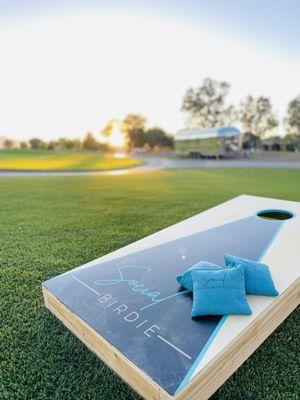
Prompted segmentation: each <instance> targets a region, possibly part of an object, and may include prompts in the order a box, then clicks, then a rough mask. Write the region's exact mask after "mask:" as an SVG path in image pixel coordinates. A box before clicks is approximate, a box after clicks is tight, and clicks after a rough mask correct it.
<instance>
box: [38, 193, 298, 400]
mask: <svg viewBox="0 0 300 400" xmlns="http://www.w3.org/2000/svg"><path fill="white" fill-rule="evenodd" d="M299 215H300V203H296V202H290V201H282V200H274V199H267V198H261V197H253V196H245V195H242V196H239V197H236V198H234V199H232V200H230V201H227V202H226V203H224V204H221V205H219V206H217V207H214V208H212V209H209V210H207V211H205V212H202V213H200V214H198V215H196V216H194V217H192V218H189V219H187V220H185V221H182V222H180V223H178V224H176V225H173V226H171V227H169V228H167V229H164V230H162V231H160V232H158V233H155V234H153V235H150V236H148V237H146V238H144V239H142V240H139V241H137V242H135V243H133V244H131V245H128V246H126V247H123V248H122V249H119V250H117V251H114V252H113V253H110V254H108V255H106V256H104V257H101V258H99V259H97V260H95V261H92V262H90V263H88V264H85V265H83V266H81V267H79V268H75V269H73V270H71V271H69V272H67V273H65V274H62V275H60V276H57V277H54V278H52V279H50V280H48V281H46V282H44V283H43V293H44V299H45V304H46V307H48V308H49V310H50V311H52V312H53V313H54V314H55V315H56V316H57V317H58V318H59V319H60V320H61V321H62V322H63V323H64V324H65V325H66V327H67V328H68V329H70V330H71V331H72V332H73V333H74V334H75V335H76V336H77V337H78V338H79V339H80V340H82V342H83V343H85V344H86V346H87V347H88V348H89V349H91V350H92V351H93V352H95V353H96V354H97V355H98V356H99V357H100V358H101V359H102V360H103V361H104V362H105V363H106V364H107V365H108V366H109V367H110V368H112V369H113V370H114V371H115V372H116V373H117V374H119V375H120V376H121V377H122V378H123V379H124V380H125V381H126V382H127V383H128V384H129V385H130V386H131V387H132V388H133V389H134V390H135V391H137V392H138V393H139V394H140V395H142V396H143V397H144V398H146V399H155V400H170V399H178V400H179V399H197V400H199V399H207V398H208V397H209V396H211V395H212V394H213V393H214V391H216V390H217V389H218V387H220V386H221V385H222V384H223V383H224V382H225V380H226V379H227V378H228V377H229V376H230V375H231V374H232V373H233V372H234V371H235V370H236V369H237V368H238V367H239V366H240V365H241V364H242V363H243V362H244V361H245V360H246V359H247V358H248V357H249V356H250V354H251V353H253V351H254V350H255V349H256V348H257V347H258V346H259V345H260V344H261V343H262V342H263V341H264V340H265V339H266V338H267V336H268V335H270V333H271V332H272V331H273V330H274V329H275V328H276V327H277V326H278V325H279V324H280V323H281V322H282V321H283V320H284V319H285V318H286V317H287V316H288V315H289V314H290V313H291V311H292V310H293V309H294V308H295V307H296V306H297V305H298V304H299V279H298V276H299V269H300V257H299V243H300V219H299ZM262 217H265V218H262ZM266 217H267V218H272V219H266ZM274 217H275V218H277V219H273V218H274ZM278 218H279V219H278ZM282 218H288V219H282ZM129 229H130V227H129ZM224 253H232V254H235V255H237V256H241V257H245V258H250V259H253V260H260V261H262V262H264V263H266V264H268V265H269V266H270V269H271V273H272V276H273V279H274V282H275V285H276V287H277V289H278V291H279V293H280V295H279V296H278V297H263V296H249V299H248V300H249V303H250V306H251V308H252V311H253V315H251V316H227V317H226V316H223V317H222V316H207V317H199V318H194V319H192V318H191V316H190V313H191V307H192V297H191V294H190V293H188V292H187V291H186V290H184V289H183V288H182V287H180V286H179V285H178V284H177V282H176V279H175V277H176V275H177V274H180V273H182V272H183V271H185V270H186V269H187V268H189V267H191V266H192V265H194V264H196V263H197V262H199V261H200V260H207V261H210V262H213V263H216V264H219V265H223V266H224V262H223V255H224ZM53 351H55V349H53ZM99 384H101V382H99ZM108 397H109V394H108Z"/></svg>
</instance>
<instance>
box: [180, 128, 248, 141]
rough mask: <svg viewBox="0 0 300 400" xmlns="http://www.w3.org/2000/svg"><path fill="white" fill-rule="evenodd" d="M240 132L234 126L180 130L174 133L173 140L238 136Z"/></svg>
mask: <svg viewBox="0 0 300 400" xmlns="http://www.w3.org/2000/svg"><path fill="white" fill-rule="evenodd" d="M240 134H241V132H240V131H239V130H238V129H237V128H235V127H234V126H222V127H218V128H209V129H199V130H194V131H180V132H177V133H176V135H175V140H193V139H209V138H216V137H220V138H226V137H233V136H235V137H236V136H239V135H240Z"/></svg>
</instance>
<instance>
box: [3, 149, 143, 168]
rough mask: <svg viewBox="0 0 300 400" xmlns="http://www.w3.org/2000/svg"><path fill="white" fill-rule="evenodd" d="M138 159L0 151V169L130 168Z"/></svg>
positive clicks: (87, 153) (116, 155) (115, 155)
mask: <svg viewBox="0 0 300 400" xmlns="http://www.w3.org/2000/svg"><path fill="white" fill-rule="evenodd" d="M140 163H141V160H136V159H134V158H129V157H128V156H125V155H124V154H123V153H103V152H101V151H55V150H30V149H28V150H19V149H11V150H8V149H5V150H0V169H4V170H42V171H55V170H64V171H74V170H76V171H86V170H101V171H105V170H111V169H118V168H128V167H133V166H135V165H138V164H140Z"/></svg>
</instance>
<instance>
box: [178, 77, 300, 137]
mask: <svg viewBox="0 0 300 400" xmlns="http://www.w3.org/2000/svg"><path fill="white" fill-rule="evenodd" d="M229 90H230V84H229V83H228V82H225V81H216V80H213V79H210V78H206V79H204V81H203V83H202V84H201V85H200V86H198V87H195V88H189V89H188V90H187V91H186V93H185V94H184V97H183V102H182V107H181V110H182V111H183V112H184V113H185V114H186V116H187V118H186V127H187V128H189V129H203V128H211V127H216V126H224V125H233V124H236V123H239V124H240V125H241V127H242V130H243V132H244V133H245V134H252V135H255V136H257V137H258V138H260V139H263V138H264V137H265V136H266V134H267V133H272V130H273V129H274V128H276V127H277V126H278V125H279V122H280V121H279V118H278V116H277V114H276V112H275V111H274V109H273V105H272V103H271V100H270V98H269V97H265V96H258V97H254V96H252V95H248V96H246V98H245V99H243V100H241V101H240V104H239V106H238V107H236V106H234V105H232V104H229V105H228V104H227V103H226V100H227V96H228V94H229ZM283 124H284V127H285V131H286V133H287V134H288V135H290V136H291V135H296V136H300V95H299V96H297V97H296V98H295V99H293V100H291V101H290V102H289V104H288V107H287V112H286V116H285V117H284V120H283Z"/></svg>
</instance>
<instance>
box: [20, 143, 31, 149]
mask: <svg viewBox="0 0 300 400" xmlns="http://www.w3.org/2000/svg"><path fill="white" fill-rule="evenodd" d="M20 147H21V149H28V147H29V146H28V143H27V142H21V144H20Z"/></svg>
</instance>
